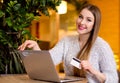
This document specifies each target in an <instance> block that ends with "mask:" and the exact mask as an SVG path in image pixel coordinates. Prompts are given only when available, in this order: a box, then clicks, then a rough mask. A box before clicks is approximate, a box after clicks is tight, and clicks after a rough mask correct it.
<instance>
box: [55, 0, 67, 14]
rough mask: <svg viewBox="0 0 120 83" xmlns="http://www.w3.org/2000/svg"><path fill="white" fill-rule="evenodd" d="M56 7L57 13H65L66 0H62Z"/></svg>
mask: <svg viewBox="0 0 120 83" xmlns="http://www.w3.org/2000/svg"><path fill="white" fill-rule="evenodd" d="M57 9H58V14H65V13H67V2H66V1H64V0H63V1H62V2H61V4H60V5H59V6H58V7H57Z"/></svg>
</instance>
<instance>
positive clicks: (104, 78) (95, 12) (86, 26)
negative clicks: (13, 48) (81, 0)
mask: <svg viewBox="0 0 120 83" xmlns="http://www.w3.org/2000/svg"><path fill="white" fill-rule="evenodd" d="M100 22H101V12H100V10H99V8H98V7H96V6H95V5H92V4H87V5H85V6H83V7H82V9H81V11H80V13H79V16H78V18H77V20H76V27H77V31H78V33H79V35H73V36H67V37H65V38H63V39H62V40H60V41H59V42H58V43H57V44H56V45H55V47H53V48H52V49H50V50H49V52H50V54H51V57H52V59H53V61H54V64H55V65H57V64H59V63H61V62H63V64H64V71H65V74H66V75H75V76H80V77H86V78H87V79H88V82H89V83H118V75H117V70H116V63H115V60H114V57H113V52H112V50H111V48H110V46H109V44H108V43H107V42H106V41H104V40H103V39H102V38H100V37H99V36H98V31H99V28H100ZM26 47H28V48H33V50H41V49H40V48H39V46H38V44H37V43H36V42H35V41H33V40H26V41H25V42H24V43H23V44H22V45H20V46H19V48H18V49H19V50H24V49H25V48H26ZM73 57H76V58H78V59H80V61H81V64H80V66H81V69H78V68H76V67H74V66H72V65H71V64H70V62H71V60H72V58H73Z"/></svg>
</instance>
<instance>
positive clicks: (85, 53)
mask: <svg viewBox="0 0 120 83" xmlns="http://www.w3.org/2000/svg"><path fill="white" fill-rule="evenodd" d="M84 8H87V9H88V10H89V11H90V12H91V13H92V14H93V16H94V18H95V22H94V25H93V29H92V31H91V34H90V36H89V38H88V40H87V42H86V44H85V45H84V46H83V48H82V49H81V50H80V52H79V54H78V56H77V58H79V59H80V60H87V59H88V58H89V53H90V50H91V48H92V45H93V44H94V42H95V40H96V38H97V36H98V32H99V28H100V23H101V12H100V9H99V8H98V7H97V6H95V5H92V4H85V5H84V6H82V8H81V10H83V9H84ZM74 74H75V75H77V76H85V73H84V71H83V70H79V69H77V68H74Z"/></svg>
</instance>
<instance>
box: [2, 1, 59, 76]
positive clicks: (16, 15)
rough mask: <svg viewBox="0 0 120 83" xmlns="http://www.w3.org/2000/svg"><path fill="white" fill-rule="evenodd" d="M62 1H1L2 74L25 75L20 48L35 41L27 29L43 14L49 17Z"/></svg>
mask: <svg viewBox="0 0 120 83" xmlns="http://www.w3.org/2000/svg"><path fill="white" fill-rule="evenodd" d="M60 3H61V0H0V73H3V74H7V73H25V69H24V66H23V64H22V62H21V58H20V56H19V53H18V52H17V50H16V49H17V48H18V46H19V45H20V44H21V43H22V42H23V41H24V40H26V39H35V38H33V37H32V36H31V34H30V32H29V30H27V28H28V27H29V26H30V25H31V22H32V21H33V20H37V19H39V18H40V16H41V14H44V15H47V16H49V10H51V9H52V10H55V11H57V9H56V6H58V5H59V4H60Z"/></svg>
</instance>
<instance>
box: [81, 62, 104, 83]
mask: <svg viewBox="0 0 120 83" xmlns="http://www.w3.org/2000/svg"><path fill="white" fill-rule="evenodd" d="M81 67H82V68H83V70H84V71H85V72H86V73H88V74H90V75H92V76H95V77H96V78H97V79H98V80H99V81H100V83H104V82H105V80H106V76H105V75H104V74H103V73H101V72H100V71H97V70H95V69H94V68H93V67H92V65H91V64H90V62H89V61H87V60H83V61H81Z"/></svg>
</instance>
